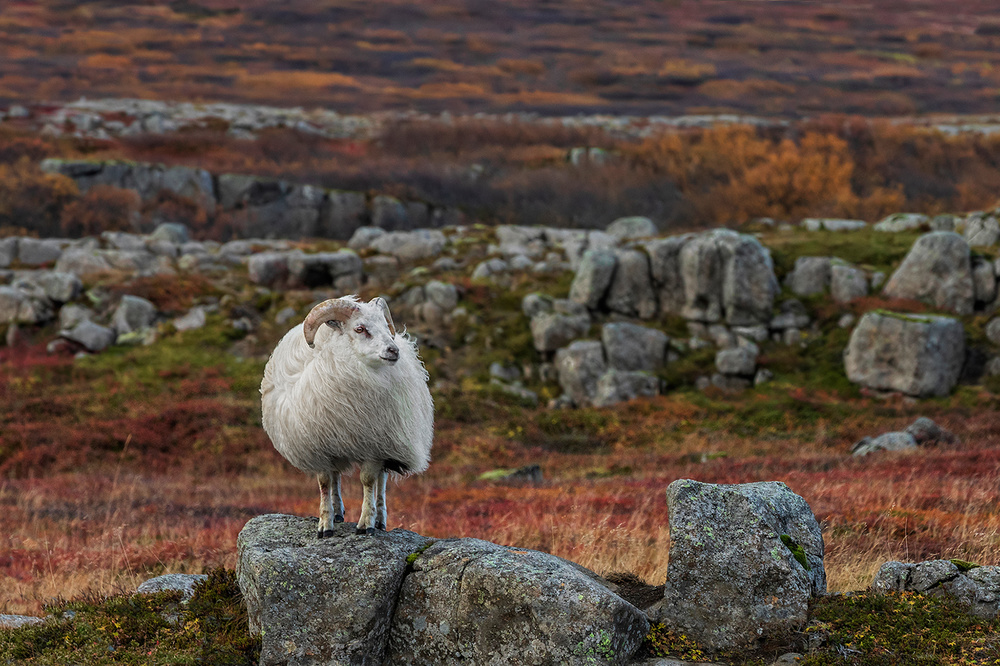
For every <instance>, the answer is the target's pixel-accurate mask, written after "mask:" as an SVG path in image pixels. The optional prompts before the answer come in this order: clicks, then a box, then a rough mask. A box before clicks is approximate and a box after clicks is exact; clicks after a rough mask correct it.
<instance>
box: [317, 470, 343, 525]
mask: <svg viewBox="0 0 1000 666" xmlns="http://www.w3.org/2000/svg"><path fill="white" fill-rule="evenodd" d="M339 477H340V475H339V474H338V475H337V485H338V486H339V485H340V478H339ZM316 480H317V481H318V482H319V531H318V532H317V533H316V536H317V537H319V538H320V539H323V538H325V537H329V536H333V525H332V524H331V523H330V514H331V513H333V496H332V495H331V494H330V488H331V486H332V485H333V475H332V474H330V473H322V474H317V475H316ZM337 494H338V495H339V494H340V493H339V492H338V493H337ZM340 511H341V514H343V511H344V510H343V508H341V510H340ZM341 520H343V517H341Z"/></svg>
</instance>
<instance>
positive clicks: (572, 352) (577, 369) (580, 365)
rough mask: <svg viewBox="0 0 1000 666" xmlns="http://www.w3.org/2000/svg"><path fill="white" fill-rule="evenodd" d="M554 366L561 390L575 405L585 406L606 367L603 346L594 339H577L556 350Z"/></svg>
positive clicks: (593, 393) (588, 403) (595, 390)
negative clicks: (557, 373)
mask: <svg viewBox="0 0 1000 666" xmlns="http://www.w3.org/2000/svg"><path fill="white" fill-rule="evenodd" d="M556 368H557V369H558V372H559V385H560V386H562V389H563V391H564V392H565V393H566V394H567V395H568V396H569V397H570V398H571V399H572V400H573V402H574V403H575V404H576V405H577V406H579V407H586V406H588V405H590V404H591V400H592V398H593V396H594V395H595V394H596V392H597V382H598V380H599V379H600V378H601V376H602V375H603V374H604V373H605V371H606V370H607V368H608V366H607V363H606V362H605V360H604V347H603V346H602V345H601V343H600V342H597V341H596V340H577V341H576V342H573V343H571V344H570V345H569V346H568V347H564V348H563V349H560V350H559V351H557V352H556Z"/></svg>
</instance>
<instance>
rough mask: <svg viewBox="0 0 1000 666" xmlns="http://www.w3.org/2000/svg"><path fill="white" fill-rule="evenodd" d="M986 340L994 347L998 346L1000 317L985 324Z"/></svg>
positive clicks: (999, 343) (999, 341)
mask: <svg viewBox="0 0 1000 666" xmlns="http://www.w3.org/2000/svg"><path fill="white" fill-rule="evenodd" d="M985 332H986V339H987V340H989V341H990V342H992V343H993V344H995V345H998V346H1000V317H994V318H993V319H990V321H989V323H988V324H986V331H985Z"/></svg>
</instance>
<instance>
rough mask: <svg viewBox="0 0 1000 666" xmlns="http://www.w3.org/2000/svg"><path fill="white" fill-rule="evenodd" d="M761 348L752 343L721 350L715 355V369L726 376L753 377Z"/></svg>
mask: <svg viewBox="0 0 1000 666" xmlns="http://www.w3.org/2000/svg"><path fill="white" fill-rule="evenodd" d="M759 355H760V348H759V347H757V345H755V344H754V343H752V342H745V343H743V344H741V345H737V346H736V347H731V348H729V349H721V350H719V351H718V353H716V355H715V367H716V368H717V369H718V370H719V372H721V373H722V374H724V375H734V376H738V377H753V376H754V373H755V372H756V371H757V357H758V356H759Z"/></svg>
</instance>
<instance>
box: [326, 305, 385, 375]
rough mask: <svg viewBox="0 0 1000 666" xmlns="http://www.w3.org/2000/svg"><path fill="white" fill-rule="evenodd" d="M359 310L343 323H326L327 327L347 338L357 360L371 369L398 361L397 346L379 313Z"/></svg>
mask: <svg viewBox="0 0 1000 666" xmlns="http://www.w3.org/2000/svg"><path fill="white" fill-rule="evenodd" d="M365 310H368V308H364V309H363V310H359V311H358V312H357V313H356V314H355V315H354V316H353V317H351V318H350V319H348V320H347V321H345V322H338V321H328V322H327V326H331V327H332V328H334V329H337V330H339V332H340V333H341V334H342V335H345V336H347V339H348V341H349V342H350V344H351V347H352V348H353V349H354V351H355V352H356V353H357V355H358V357H359V358H362V359H364V361H365V363H367V364H368V365H369V366H372V367H378V366H382V365H393V364H394V363H395V362H396V361H398V360H399V346H398V345H397V344H396V341H395V339H394V338H395V336H394V335H393V334H392V333H390V331H389V326H388V325H387V324H386V321H385V318H384V317H383V316H382V313H381V312H378V313H368V312H365Z"/></svg>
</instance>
